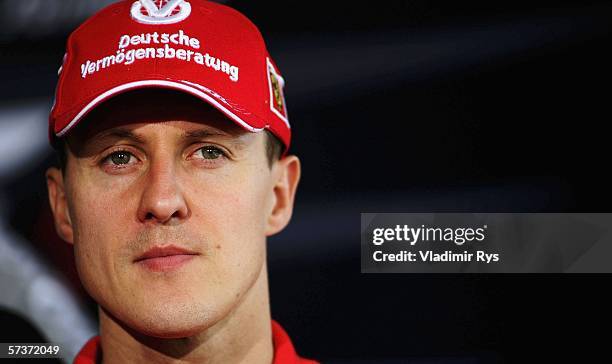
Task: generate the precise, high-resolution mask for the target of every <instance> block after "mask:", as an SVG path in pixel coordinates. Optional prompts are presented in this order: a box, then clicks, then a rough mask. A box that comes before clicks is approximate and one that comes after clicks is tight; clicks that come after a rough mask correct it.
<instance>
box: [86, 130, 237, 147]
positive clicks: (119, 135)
mask: <svg viewBox="0 0 612 364" xmlns="http://www.w3.org/2000/svg"><path fill="white" fill-rule="evenodd" d="M181 137H182V138H183V139H187V140H193V139H206V138H210V137H222V138H225V139H228V142H230V143H231V144H233V145H234V146H235V147H237V148H242V147H244V146H245V143H244V142H243V141H241V140H239V139H238V138H236V137H234V136H232V135H231V134H227V133H223V132H220V131H215V130H211V129H207V128H201V129H195V130H189V131H186V132H184V133H182V134H181ZM106 138H114V139H128V140H131V141H133V142H135V143H139V144H145V143H146V141H145V138H143V137H142V136H140V135H138V134H135V133H134V132H132V131H131V130H129V129H126V128H114V129H112V130H109V131H107V132H103V133H101V134H100V135H99V136H97V137H96V138H95V139H97V140H104V139H106Z"/></svg>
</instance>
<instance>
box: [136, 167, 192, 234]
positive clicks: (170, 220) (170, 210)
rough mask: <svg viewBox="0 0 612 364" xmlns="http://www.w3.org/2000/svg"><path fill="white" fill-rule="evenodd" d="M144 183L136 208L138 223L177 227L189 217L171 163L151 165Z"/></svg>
mask: <svg viewBox="0 0 612 364" xmlns="http://www.w3.org/2000/svg"><path fill="white" fill-rule="evenodd" d="M144 183H145V187H144V189H143V191H142V196H141V200H140V205H139V207H138V220H139V221H140V222H142V223H157V224H165V225H177V224H180V223H181V222H182V221H183V220H185V219H186V218H188V217H189V215H190V210H189V208H188V206H187V202H186V201H185V196H184V194H183V191H182V190H181V187H180V183H179V181H178V180H177V176H176V173H175V171H174V168H173V166H172V162H169V161H167V160H166V161H160V162H158V163H156V164H151V165H150V168H149V170H148V172H147V175H146V180H145V181H144Z"/></svg>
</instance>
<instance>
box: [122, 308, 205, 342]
mask: <svg viewBox="0 0 612 364" xmlns="http://www.w3.org/2000/svg"><path fill="white" fill-rule="evenodd" d="M190 311H191V312H188V311H184V310H182V309H178V310H176V311H173V312H171V311H169V310H168V309H166V310H164V311H163V312H151V313H150V314H149V315H147V316H146V317H143V318H141V319H140V320H138V322H134V323H132V324H131V325H130V326H131V327H132V328H133V329H135V330H136V331H138V332H140V333H142V334H144V335H147V336H151V337H157V338H162V339H178V338H184V337H190V336H194V335H196V334H199V333H201V332H202V331H205V330H206V329H208V328H210V327H211V326H213V325H214V324H215V322H216V320H215V319H214V317H215V315H206V314H203V313H202V312H205V311H202V310H200V311H194V310H190Z"/></svg>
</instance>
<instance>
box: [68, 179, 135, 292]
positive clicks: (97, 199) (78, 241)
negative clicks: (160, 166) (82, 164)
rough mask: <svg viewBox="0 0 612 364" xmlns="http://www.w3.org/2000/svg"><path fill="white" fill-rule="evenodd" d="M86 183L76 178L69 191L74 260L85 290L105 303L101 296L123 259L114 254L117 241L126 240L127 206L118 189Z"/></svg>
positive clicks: (116, 249) (120, 190) (121, 256)
mask: <svg viewBox="0 0 612 364" xmlns="http://www.w3.org/2000/svg"><path fill="white" fill-rule="evenodd" d="M90 181H91V179H87V178H80V179H79V182H80V183H79V184H78V186H74V187H73V188H71V191H70V198H69V200H70V201H69V204H70V211H71V219H72V222H73V224H72V226H73V231H74V251H75V260H76V264H77V269H78V272H79V276H80V277H81V280H82V281H83V285H84V286H85V288H86V289H87V290H88V292H89V293H90V294H91V295H92V296H93V297H94V298H95V299H96V300H102V301H105V300H104V298H103V297H102V295H101V292H104V291H105V290H106V289H104V287H107V286H109V285H110V286H112V282H113V281H114V279H115V277H117V276H118V275H117V273H118V272H117V270H118V268H119V267H121V264H122V262H118V261H117V259H124V258H125V255H122V254H118V252H119V251H120V249H121V246H122V243H121V239H122V238H123V239H125V238H126V237H127V236H129V234H128V232H127V231H126V227H127V226H130V225H129V224H126V221H127V220H126V219H128V218H129V217H128V209H129V206H130V203H128V202H127V200H126V199H125V196H124V193H123V192H122V189H121V188H118V187H119V186H108V185H106V184H94V183H91V182H90ZM98 182H99V181H98ZM113 187H114V188H113Z"/></svg>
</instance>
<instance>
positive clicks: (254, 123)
mask: <svg viewBox="0 0 612 364" xmlns="http://www.w3.org/2000/svg"><path fill="white" fill-rule="evenodd" d="M145 88H164V89H173V90H178V91H183V92H185V93H188V94H190V95H193V96H195V97H197V98H199V99H201V100H203V101H205V102H207V103H208V104H210V105H211V106H213V107H215V108H216V109H217V110H219V111H220V112H221V113H223V114H224V115H225V116H227V117H228V118H229V119H230V120H232V121H234V122H235V123H236V124H238V125H239V126H241V127H243V128H244V129H245V130H248V131H250V132H253V133H256V132H260V131H262V130H263V129H265V128H266V127H267V125H266V123H265V122H263V121H262V120H261V119H259V118H258V117H256V116H255V115H254V114H252V113H249V112H248V111H245V110H244V109H242V108H241V107H240V106H239V105H236V104H233V103H231V102H230V101H228V100H226V99H225V98H223V97H222V96H221V95H219V94H217V93H216V92H214V91H213V90H210V89H208V88H206V87H205V86H202V85H199V84H196V83H193V82H189V81H171V80H156V79H150V80H140V81H134V82H128V83H124V84H121V85H119V86H115V87H113V88H111V89H109V90H107V91H104V92H102V93H100V94H99V95H98V96H96V97H95V98H93V99H91V101H89V102H87V103H86V104H85V105H84V106H83V107H82V108H81V109H80V110H78V111H77V112H76V113H73V115H74V116H72V115H70V116H68V118H69V120H70V121H69V122H68V123H67V124H66V125H65V126H64V127H63V128H61V129H60V130H59V131H55V133H54V134H55V136H56V137H58V138H61V137H63V136H65V135H66V134H67V133H68V132H69V131H70V130H72V128H74V127H75V126H76V125H77V124H78V123H79V122H80V121H81V120H82V119H83V118H84V117H85V116H86V115H87V114H88V113H89V112H91V111H92V110H93V109H95V108H96V107H97V106H98V105H100V104H101V103H103V102H104V101H106V100H108V99H110V98H112V97H113V96H117V95H119V94H121V93H124V92H127V91H131V90H136V89H145Z"/></svg>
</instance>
